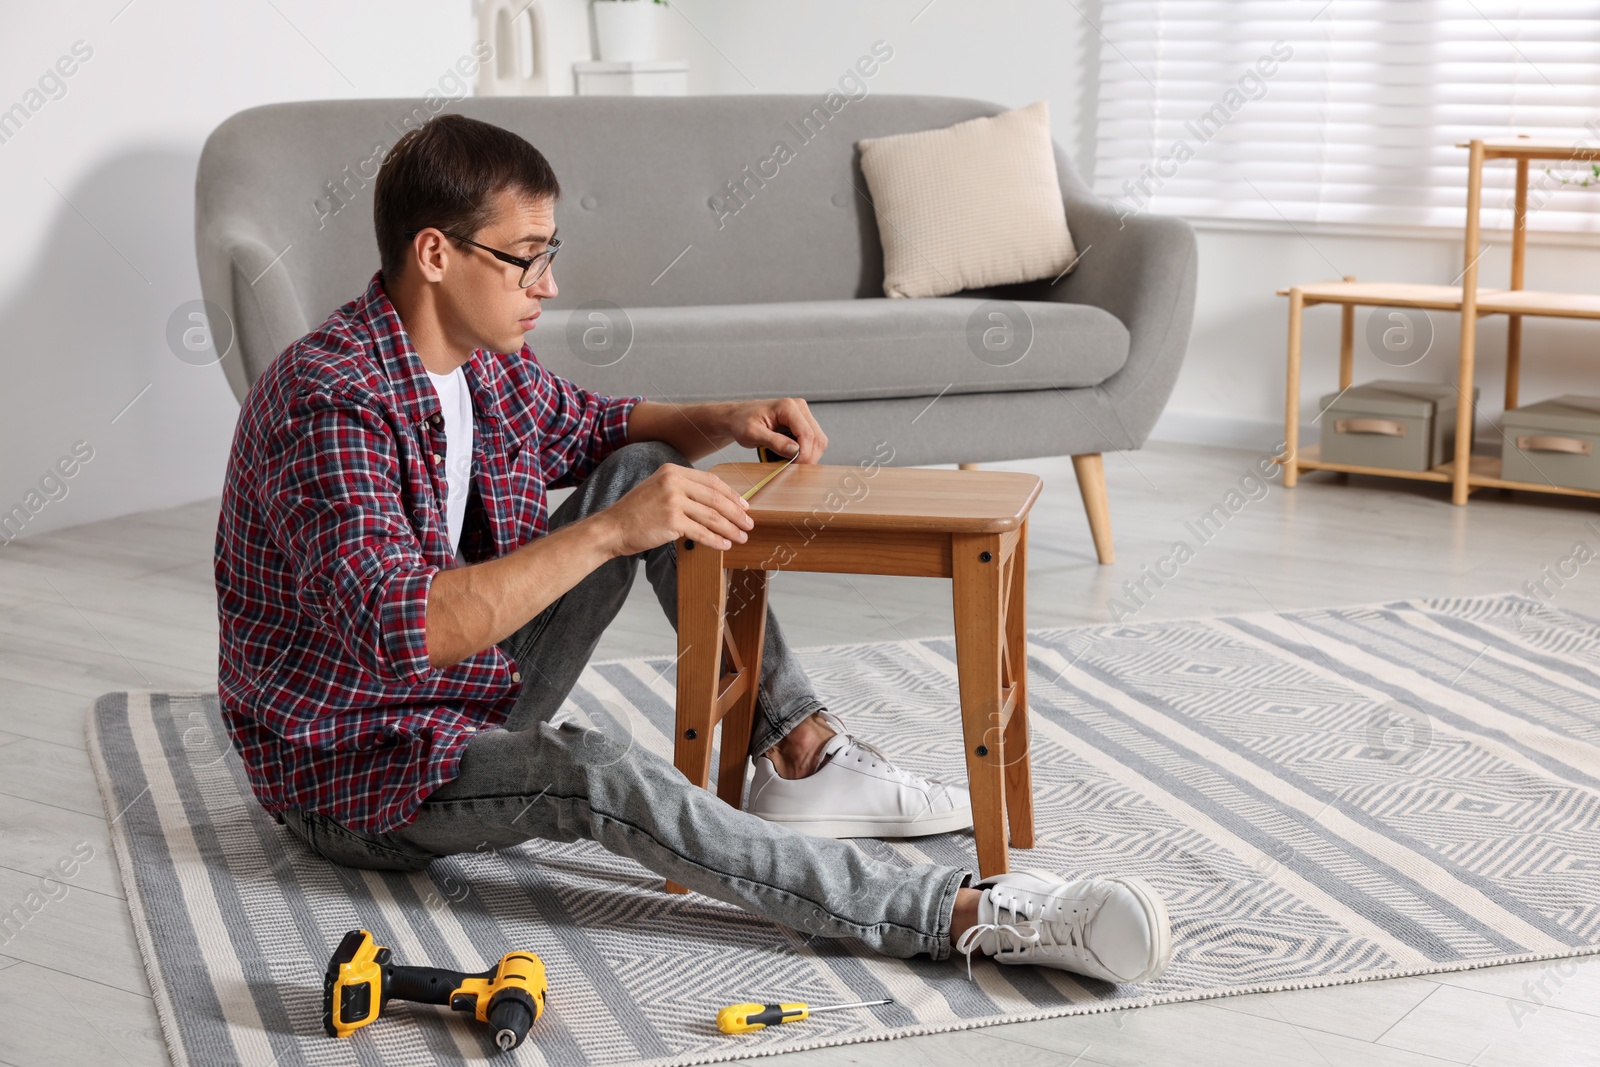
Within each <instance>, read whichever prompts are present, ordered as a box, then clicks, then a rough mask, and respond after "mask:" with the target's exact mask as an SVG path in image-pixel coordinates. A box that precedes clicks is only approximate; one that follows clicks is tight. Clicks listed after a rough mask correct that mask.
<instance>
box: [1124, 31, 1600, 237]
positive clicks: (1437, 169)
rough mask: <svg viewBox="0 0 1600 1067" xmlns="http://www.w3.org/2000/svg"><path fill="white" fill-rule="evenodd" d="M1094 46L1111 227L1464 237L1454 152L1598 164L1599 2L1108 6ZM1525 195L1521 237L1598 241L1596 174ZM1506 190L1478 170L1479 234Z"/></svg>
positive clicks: (1506, 170)
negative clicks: (1286, 228)
mask: <svg viewBox="0 0 1600 1067" xmlns="http://www.w3.org/2000/svg"><path fill="white" fill-rule="evenodd" d="M1099 28H1100V32H1101V41H1100V64H1099V66H1100V76H1099V100H1098V111H1097V123H1096V152H1095V177H1094V186H1095V190H1096V191H1097V192H1099V193H1100V194H1101V195H1104V196H1108V197H1113V198H1115V199H1116V200H1117V202H1118V204H1119V206H1120V209H1121V210H1122V211H1123V212H1130V213H1138V212H1144V211H1159V212H1165V213H1171V214H1180V215H1184V216H1188V217H1191V218H1213V219H1255V220H1287V221H1289V222H1292V223H1358V224H1360V223H1364V224H1369V225H1371V224H1376V225H1398V226H1419V225H1420V226H1430V227H1440V228H1444V227H1448V228H1450V229H1454V230H1459V229H1460V228H1461V227H1462V225H1463V223H1464V222H1465V205H1466V187H1467V166H1466V163H1467V150H1466V149H1465V148H1457V147H1455V145H1456V143H1457V142H1464V141H1468V140H1471V139H1472V138H1475V137H1478V138H1491V137H1509V136H1515V135H1517V134H1530V135H1532V136H1534V137H1538V138H1547V137H1553V138H1559V139H1561V140H1563V141H1570V142H1579V141H1582V142H1584V143H1586V144H1589V145H1596V146H1600V3H1593V2H1586V0H1562V2H1554V0H1529V2H1524V3H1512V2H1505V0H1381V2H1374V0H1333V2H1331V3H1329V2H1327V0H1238V2H1224V0H1102V3H1101V8H1100V27H1099ZM1547 168H1548V171H1549V173H1546V169H1547ZM1563 178H1565V179H1567V180H1568V184H1566V185H1562V184H1561V181H1562V179H1563ZM1584 179H1588V181H1589V182H1590V184H1589V185H1588V186H1587V187H1583V186H1581V185H1579V184H1578V183H1579V182H1581V181H1583V180H1584ZM1529 185H1530V193H1529V215H1530V218H1529V228H1530V229H1531V230H1541V229H1542V230H1552V231H1567V232H1581V233H1600V180H1597V179H1596V178H1595V176H1594V174H1593V173H1592V171H1591V170H1590V166H1589V164H1587V163H1545V162H1540V161H1535V162H1534V163H1532V164H1530V175H1529ZM1514 187H1515V164H1514V163H1509V162H1494V163H1488V164H1486V165H1485V167H1484V190H1483V216H1482V219H1481V221H1482V224H1483V225H1484V226H1485V227H1492V228H1509V226H1510V225H1511V219H1512V199H1513V189H1514Z"/></svg>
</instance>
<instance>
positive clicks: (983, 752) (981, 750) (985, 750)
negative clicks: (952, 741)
mask: <svg viewBox="0 0 1600 1067" xmlns="http://www.w3.org/2000/svg"><path fill="white" fill-rule="evenodd" d="M988 754H989V746H988V745H979V746H978V755H980V756H987V755H988Z"/></svg>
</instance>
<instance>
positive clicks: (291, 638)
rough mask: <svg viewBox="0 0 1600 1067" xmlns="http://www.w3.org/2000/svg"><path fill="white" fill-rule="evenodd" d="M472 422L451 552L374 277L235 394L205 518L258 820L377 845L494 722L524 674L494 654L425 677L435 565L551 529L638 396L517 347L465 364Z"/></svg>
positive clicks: (438, 486)
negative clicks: (217, 499) (348, 832)
mask: <svg viewBox="0 0 1600 1067" xmlns="http://www.w3.org/2000/svg"><path fill="white" fill-rule="evenodd" d="M466 376H467V383H468V387H469V389H470V390H471V394H472V405H473V409H474V411H473V422H474V426H475V428H476V435H475V438H476V439H475V441H474V443H473V456H472V491H471V493H470V495H469V497H468V502H467V515H466V519H465V521H464V523H463V529H462V535H461V543H460V557H459V559H457V558H456V556H455V555H454V554H453V553H452V551H451V548H450V537H449V531H448V529H447V528H446V511H445V502H446V500H447V485H446V481H445V470H444V463H443V458H444V455H445V431H444V419H443V417H442V415H441V414H440V410H439V398H438V394H437V392H436V391H435V389H434V387H433V383H432V382H431V381H430V380H429V379H428V376H427V374H426V371H425V369H424V367H423V365H422V360H421V358H420V357H419V356H418V355H417V351H416V349H415V348H414V347H412V344H411V339H410V337H408V336H407V334H406V332H405V329H404V327H403V326H402V325H401V323H400V318H399V316H398V314H396V312H395V309H394V305H393V304H392V303H390V302H389V297H388V295H387V294H386V293H385V292H384V288H383V279H382V274H381V272H380V273H378V274H374V275H373V277H372V281H371V283H370V284H369V285H368V286H367V291H366V293H365V294H364V295H362V296H361V297H359V298H357V299H355V300H352V301H350V302H349V303H348V304H345V305H344V306H343V307H341V308H339V309H338V310H336V311H335V312H334V313H333V314H332V315H330V316H329V317H328V320H327V321H326V322H324V323H323V324H322V325H321V326H320V327H319V328H318V329H316V330H315V331H313V332H312V333H310V334H307V335H306V336H305V337H303V338H301V339H300V340H299V341H297V342H295V343H294V344H293V345H291V346H290V347H289V348H288V349H287V350H286V351H285V352H284V353H283V355H281V356H280V357H279V358H278V359H277V360H276V361H274V362H273V364H272V366H270V367H269V368H268V369H267V371H266V373H265V374H263V375H262V376H261V378H260V379H259V380H258V381H257V382H256V383H255V385H254V387H253V388H252V389H251V390H250V394H249V396H248V397H246V399H245V403H244V407H243V410H242V411H241V412H240V416H239V424H238V427H237V429H236V430H235V432H234V437H233V447H232V450H231V452H230V454H229V457H228V470H227V481H226V485H225V487H224V489H223V495H222V510H221V515H220V517H219V519H218V523H217V543H216V559H215V564H216V584H217V609H218V613H219V616H220V622H221V652H220V657H219V663H218V676H219V688H220V695H221V705H222V717H223V721H224V723H225V724H226V725H227V728H228V732H229V734H230V736H231V737H232V738H233V745H234V748H235V749H237V750H238V752H239V754H240V756H241V758H242V759H243V761H244V765H245V768H246V770H247V772H248V774H249V777H250V785H251V788H252V789H253V790H254V791H255V794H256V797H257V798H258V799H259V800H260V802H261V804H262V806H263V807H264V808H265V809H266V810H267V811H268V812H269V813H271V814H272V815H273V816H275V817H277V818H278V821H280V822H281V821H282V816H281V814H280V813H281V812H282V811H284V810H285V809H291V808H298V809H302V810H306V811H316V812H321V813H323V814H325V815H328V816H330V817H332V818H334V819H336V820H337V821H339V822H340V823H343V824H344V825H345V826H348V827H350V828H351V829H354V830H360V831H365V832H373V833H377V832H383V831H386V830H392V829H395V828H397V827H400V826H404V825H406V824H407V823H409V822H410V821H412V820H413V819H414V818H415V817H416V811H417V809H418V807H420V805H421V804H422V801H423V800H424V799H425V798H426V797H427V795H428V794H429V793H430V792H432V791H433V790H434V789H436V788H438V787H439V786H440V785H443V784H444V783H445V782H447V781H449V780H450V779H451V778H453V777H454V776H455V773H456V768H457V764H458V763H459V762H460V759H461V755H462V752H463V750H464V749H465V748H466V745H467V743H468V742H469V741H470V740H471V739H472V737H473V735H474V733H476V732H477V731H478V730H483V729H488V728H491V727H494V726H497V725H499V724H501V723H503V722H504V721H505V718H506V715H507V714H508V712H509V711H510V709H511V706H512V705H513V704H514V703H515V701H516V698H517V695H518V693H519V692H520V690H521V681H522V678H521V674H520V673H519V672H518V670H517V665H516V664H515V663H513V662H511V660H510V658H509V657H508V656H507V655H506V654H505V652H504V651H502V650H501V649H500V647H499V646H497V645H495V646H490V647H489V648H487V649H485V650H483V651H482V652H479V653H477V654H476V655H474V656H471V657H469V658H467V659H465V660H462V661H461V662H460V663H457V664H453V665H451V666H449V667H432V666H429V664H428V649H427V642H426V626H425V617H426V609H427V603H428V589H429V587H430V586H431V584H432V582H433V577H434V575H435V574H437V573H438V572H439V571H440V570H442V569H444V568H447V567H452V566H461V565H465V564H468V563H477V562H481V561H483V560H486V559H492V558H494V557H496V556H501V555H504V554H506V553H507V552H511V551H512V550H514V549H516V548H517V547H518V546H520V545H524V544H526V543H528V542H529V541H531V540H533V539H534V538H536V537H541V536H543V535H544V534H545V533H546V532H547V530H548V523H547V514H546V512H547V500H546V496H545V490H546V488H551V489H556V488H562V487H565V486H570V485H577V484H578V483H579V482H581V481H583V480H584V479H585V478H587V477H588V476H589V474H590V473H591V472H592V471H593V470H594V468H595V467H596V466H597V465H598V464H599V463H600V461H601V460H603V459H604V458H605V457H606V456H608V455H609V454H611V452H613V451H615V450H616V449H617V448H620V447H621V446H622V445H624V444H626V443H627V439H628V416H629V413H630V412H631V411H632V410H633V407H634V405H635V404H637V403H639V402H640V401H642V400H643V399H644V398H643V397H642V396H634V397H622V398H617V397H609V396H602V395H599V394H596V393H591V392H588V391H587V390H584V389H583V388H581V387H579V386H577V385H575V384H574V383H572V382H570V381H567V380H565V379H563V378H561V377H559V376H557V375H554V374H552V373H550V372H549V371H547V370H545V368H544V367H543V366H542V365H540V363H539V361H538V359H537V358H536V357H535V356H534V354H533V352H532V351H531V350H530V349H529V348H528V346H527V345H523V347H522V350H521V351H520V352H518V353H517V354H515V355H501V354H498V353H492V352H485V351H482V350H479V351H476V352H474V353H473V355H472V359H471V361H470V362H468V363H467V365H466Z"/></svg>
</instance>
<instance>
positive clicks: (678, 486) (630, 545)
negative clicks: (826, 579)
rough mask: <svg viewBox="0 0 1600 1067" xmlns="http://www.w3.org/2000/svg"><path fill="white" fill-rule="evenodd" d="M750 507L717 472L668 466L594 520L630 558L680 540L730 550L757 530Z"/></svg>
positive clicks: (610, 544) (612, 548)
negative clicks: (748, 531)
mask: <svg viewBox="0 0 1600 1067" xmlns="http://www.w3.org/2000/svg"><path fill="white" fill-rule="evenodd" d="M785 440H788V439H787V438H785ZM749 508H750V505H749V504H748V503H746V502H745V501H744V499H743V498H741V497H740V496H739V494H738V493H736V492H734V491H733V487H732V486H730V485H729V484H728V483H727V482H725V481H723V480H722V479H721V478H719V477H717V476H716V475H715V474H712V473H711V472H709V471H702V470H696V469H695V468H693V467H683V466H680V465H678V464H676V463H665V464H662V465H661V466H660V467H658V468H656V471H655V473H654V474H652V475H650V477H648V478H646V479H645V480H644V481H642V482H640V483H639V484H638V485H636V486H634V487H633V488H632V489H630V490H628V492H627V493H626V494H624V495H623V497H622V499H621V500H618V501H617V502H616V503H615V504H612V505H611V506H610V507H608V508H606V509H605V510H604V511H601V512H598V513H597V514H596V515H594V516H593V518H594V519H596V520H598V521H599V522H601V523H603V524H604V529H605V544H606V550H607V552H608V553H609V554H610V555H612V556H631V555H635V554H636V553H639V552H644V551H647V550H648V549H652V548H655V547H656V546H657V545H664V544H666V543H667V542H668V541H676V540H677V539H678V538H680V537H688V538H691V539H693V540H695V541H700V542H702V543H704V544H706V545H708V546H710V547H711V548H718V549H725V548H731V547H733V542H734V541H744V540H747V539H748V535H747V534H746V533H745V531H746V530H748V529H751V528H752V527H754V526H755V520H753V519H752V518H750V516H749V514H748V512H749Z"/></svg>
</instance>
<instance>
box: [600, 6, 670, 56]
mask: <svg viewBox="0 0 1600 1067" xmlns="http://www.w3.org/2000/svg"><path fill="white" fill-rule="evenodd" d="M658 6H659V5H657V4H655V3H652V2H651V0H594V30H595V36H596V38H598V40H599V45H600V58H601V60H603V61H606V62H617V61H623V60H636V61H639V60H643V61H648V60H652V59H654V58H656V8H657V7H658Z"/></svg>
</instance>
